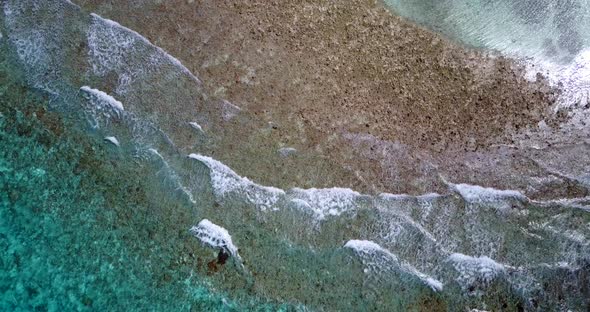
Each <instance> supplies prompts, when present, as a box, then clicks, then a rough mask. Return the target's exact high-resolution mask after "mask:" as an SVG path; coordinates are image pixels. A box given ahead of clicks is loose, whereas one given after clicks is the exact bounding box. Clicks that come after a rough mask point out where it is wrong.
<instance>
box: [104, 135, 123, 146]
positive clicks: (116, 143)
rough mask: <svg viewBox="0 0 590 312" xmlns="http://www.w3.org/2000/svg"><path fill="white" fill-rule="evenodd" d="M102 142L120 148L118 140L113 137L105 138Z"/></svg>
mask: <svg viewBox="0 0 590 312" xmlns="http://www.w3.org/2000/svg"><path fill="white" fill-rule="evenodd" d="M104 140H105V141H107V142H109V143H111V144H113V145H115V146H120V144H119V140H117V138H115V137H114V136H108V137H105V138H104Z"/></svg>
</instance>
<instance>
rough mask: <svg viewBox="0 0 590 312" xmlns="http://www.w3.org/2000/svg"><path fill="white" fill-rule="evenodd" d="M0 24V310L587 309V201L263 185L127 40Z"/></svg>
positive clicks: (113, 30) (29, 5)
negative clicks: (228, 157)
mask: <svg viewBox="0 0 590 312" xmlns="http://www.w3.org/2000/svg"><path fill="white" fill-rule="evenodd" d="M1 24H2V27H1V28H2V29H1V31H2V34H3V36H2V38H1V39H0V49H1V50H0V61H1V64H0V65H1V68H0V81H1V83H0V113H1V115H0V145H1V148H0V188H1V192H0V203H1V207H0V214H1V216H0V244H1V245H2V247H3V250H5V251H6V252H4V253H3V254H2V255H1V256H0V257H1V261H0V263H1V267H0V290H1V291H0V310H6V311H10V310H23V311H30V310H39V311H45V310H49V311H63V310H68V311H70V310H117V311H119V310H120V311H145V310H148V311H168V310H172V311H209V310H219V311H232V310H235V311H241V310H261V311H279V310H318V311H322V310H324V311H331V310H339V311H342V310H357V311H433V310H435V311H436V310H440V311H446V310H449V311H464V310H465V309H468V308H473V309H475V308H478V309H487V310H492V311H496V310H506V311H519V310H523V309H525V310H555V309H557V308H559V309H562V310H567V309H572V310H582V309H584V308H585V307H587V306H588V305H589V304H590V303H589V302H588V298H590V289H589V288H588V285H590V280H589V279H590V274H588V272H589V271H590V244H589V241H588V238H589V237H590V227H589V226H588V225H589V224H590V214H588V211H587V210H585V208H584V207H586V206H587V199H579V200H572V201H569V202H535V201H531V200H529V199H528V198H526V197H525V196H523V195H522V194H520V193H519V192H516V191H500V190H494V189H485V188H481V187H478V186H473V185H461V184H452V183H449V192H448V193H446V194H427V195H424V196H406V195H392V194H378V195H365V194H359V193H357V192H355V191H354V190H349V189H343V188H333V189H305V190H304V189H297V188H295V189H289V190H282V189H278V188H274V187H271V186H262V185H260V184H257V183H256V182H255V181H250V180H248V179H246V178H244V177H242V176H240V175H239V173H236V172H234V171H233V170H232V169H231V168H229V167H226V166H225V165H224V164H222V163H220V162H218V161H217V160H215V159H214V157H215V154H216V153H217V154H219V153H224V152H227V151H223V150H216V149H215V140H216V139H217V137H218V136H222V135H223V133H221V131H220V133H210V134H208V135H207V136H204V135H202V128H201V130H198V128H199V127H197V126H195V125H192V126H191V124H190V123H189V122H198V124H199V125H206V126H207V127H206V128H205V129H208V130H209V131H214V130H219V129H223V125H224V122H227V120H228V119H231V118H234V117H233V114H234V113H232V114H227V110H224V109H223V108H222V109H220V108H219V107H218V106H215V105H214V103H213V101H212V100H210V99H209V98H208V96H207V95H206V94H205V93H204V92H203V90H202V89H201V85H200V81H199V80H198V78H197V77H194V75H193V74H192V73H191V72H190V71H189V70H188V69H186V68H184V66H183V65H182V64H180V63H179V62H178V61H177V60H175V59H174V58H172V56H170V55H168V54H167V53H166V52H165V51H163V50H161V49H159V48H158V47H156V46H154V45H152V44H151V43H150V42H148V41H147V40H146V39H145V38H143V37H141V35H140V34H138V33H135V32H133V31H132V30H129V29H126V28H124V27H123V26H120V25H118V24H115V23H113V22H111V21H108V20H105V19H102V18H101V17H99V16H96V15H90V14H89V12H83V11H82V10H81V9H79V8H77V7H76V6H74V5H72V4H69V3H67V2H66V1H58V0H55V1H46V2H43V3H40V2H37V1H5V2H3V15H2V23H1ZM187 103H190V105H188V104H187ZM235 114H237V115H238V116H237V117H235V118H236V119H238V120H239V121H240V122H244V123H246V122H247V121H248V119H247V118H243V117H241V116H240V115H239V113H235ZM240 118H243V119H240ZM105 138H109V139H105ZM114 138H116V141H115V140H114ZM205 155H210V156H211V157H213V158H211V157H208V156H205ZM245 161H247V160H245ZM580 207H582V208H580ZM204 219H207V220H210V222H209V223H208V222H203V220H204ZM211 224H212V225H211ZM193 227H195V228H194V231H192V232H191V231H190V229H191V228H193ZM194 234H196V235H194ZM195 236H197V237H195ZM220 250H223V251H224V252H226V253H228V254H230V255H231V257H230V258H229V259H227V261H225V264H222V263H221V262H224V261H221V260H219V251H220Z"/></svg>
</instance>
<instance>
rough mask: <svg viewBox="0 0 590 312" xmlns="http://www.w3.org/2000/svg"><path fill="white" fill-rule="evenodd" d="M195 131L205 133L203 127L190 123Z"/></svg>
mask: <svg viewBox="0 0 590 312" xmlns="http://www.w3.org/2000/svg"><path fill="white" fill-rule="evenodd" d="M188 124H189V125H190V126H191V127H192V128H193V129H195V130H198V131H199V132H203V133H204V132H205V131H203V127H201V125H199V124H198V123H196V122H194V121H191V122H189V123H188Z"/></svg>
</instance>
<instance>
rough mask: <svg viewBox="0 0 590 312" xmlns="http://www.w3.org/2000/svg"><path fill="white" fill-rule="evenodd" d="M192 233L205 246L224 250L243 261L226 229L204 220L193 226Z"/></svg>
mask: <svg viewBox="0 0 590 312" xmlns="http://www.w3.org/2000/svg"><path fill="white" fill-rule="evenodd" d="M190 232H191V234H193V235H194V236H195V237H196V238H198V239H199V240H200V241H201V243H203V244H204V245H206V246H209V247H211V248H223V249H225V250H226V251H227V252H228V253H229V254H230V255H231V256H232V257H235V258H236V259H238V260H240V261H241V258H240V255H239V254H238V248H237V247H236V246H235V245H234V243H233V241H232V237H231V235H229V232H228V231H227V230H226V229H225V228H223V227H221V226H219V225H217V224H215V223H213V222H211V221H209V220H207V219H203V220H201V222H199V224H197V225H195V226H193V227H192V228H191V229H190Z"/></svg>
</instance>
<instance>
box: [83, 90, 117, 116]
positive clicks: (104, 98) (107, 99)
mask: <svg viewBox="0 0 590 312" xmlns="http://www.w3.org/2000/svg"><path fill="white" fill-rule="evenodd" d="M80 90H82V91H84V92H86V93H88V94H91V95H93V96H95V97H96V98H97V99H98V100H99V101H101V102H102V103H105V104H107V105H109V106H111V107H112V108H114V109H117V110H119V111H124V110H125V108H124V107H123V103H121V102H119V101H117V100H116V99H115V98H114V97H112V96H110V95H108V94H107V93H105V92H103V91H100V90H98V89H93V88H90V87H88V86H83V87H82V88H80Z"/></svg>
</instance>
